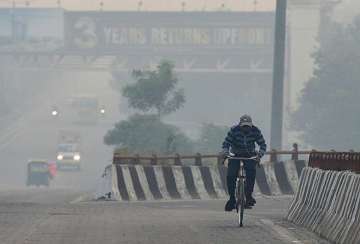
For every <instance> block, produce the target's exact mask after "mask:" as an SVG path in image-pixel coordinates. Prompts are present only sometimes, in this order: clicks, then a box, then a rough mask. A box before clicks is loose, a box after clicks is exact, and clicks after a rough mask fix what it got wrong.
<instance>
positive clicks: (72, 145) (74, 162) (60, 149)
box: [56, 130, 81, 171]
mask: <svg viewBox="0 0 360 244" xmlns="http://www.w3.org/2000/svg"><path fill="white" fill-rule="evenodd" d="M80 143H81V140H80V134H79V133H77V132H75V131H71V130H61V131H59V135H58V146H57V156H56V167H57V169H58V170H60V171H65V170H80V169H81V152H80V151H81V150H80Z"/></svg>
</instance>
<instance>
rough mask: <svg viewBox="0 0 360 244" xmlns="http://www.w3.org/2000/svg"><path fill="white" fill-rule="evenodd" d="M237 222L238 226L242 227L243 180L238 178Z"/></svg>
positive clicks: (243, 204)
mask: <svg viewBox="0 0 360 244" xmlns="http://www.w3.org/2000/svg"><path fill="white" fill-rule="evenodd" d="M238 196H239V198H238V204H237V206H238V207H239V209H238V223H239V226H240V227H243V220H244V210H245V182H244V180H242V179H241V180H240V181H239V184H238Z"/></svg>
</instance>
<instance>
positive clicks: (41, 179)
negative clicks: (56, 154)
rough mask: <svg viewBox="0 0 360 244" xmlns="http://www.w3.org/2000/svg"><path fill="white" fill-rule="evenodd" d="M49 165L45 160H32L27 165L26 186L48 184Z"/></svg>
mask: <svg viewBox="0 0 360 244" xmlns="http://www.w3.org/2000/svg"><path fill="white" fill-rule="evenodd" d="M50 178H51V175H50V171H49V165H48V163H47V162H46V161H45V160H32V161H30V162H29V163H28V165H27V180H26V185H27V186H31V185H34V186H49V185H50Z"/></svg>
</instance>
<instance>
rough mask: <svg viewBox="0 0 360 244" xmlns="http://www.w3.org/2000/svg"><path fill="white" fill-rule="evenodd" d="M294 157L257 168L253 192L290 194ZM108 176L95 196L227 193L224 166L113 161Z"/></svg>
mask: <svg viewBox="0 0 360 244" xmlns="http://www.w3.org/2000/svg"><path fill="white" fill-rule="evenodd" d="M297 168H298V166H297V164H296V162H295V161H286V162H277V163H265V164H264V165H262V166H261V167H260V168H258V170H257V176H256V183H255V192H254V193H255V195H259V194H263V195H283V194H293V192H295V190H296V186H297V185H298V180H299V177H298V173H297ZM107 169H108V171H107V176H108V175H111V179H110V178H106V180H103V181H102V184H103V185H106V187H102V188H103V189H106V190H102V192H101V191H99V193H97V196H103V195H104V194H105V193H106V192H107V191H111V196H112V199H115V200H118V201H143V200H171V199H174V200H176V199H185V200H186V199H224V198H226V197H227V187H226V170H227V169H226V168H225V167H223V166H218V167H215V166H175V165H174V166H160V165H125V164H113V165H112V166H111V167H108V168H107ZM104 182H107V183H104Z"/></svg>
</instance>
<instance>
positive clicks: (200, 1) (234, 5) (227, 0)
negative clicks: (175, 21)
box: [0, 0, 275, 11]
mask: <svg viewBox="0 0 360 244" xmlns="http://www.w3.org/2000/svg"><path fill="white" fill-rule="evenodd" d="M11 1H12V0H0V6H1V7H5V6H11ZM15 1H16V3H17V6H24V3H25V2H26V1H29V2H30V5H31V6H33V7H55V6H56V3H57V0H15ZM60 1H61V4H62V6H63V7H64V8H66V9H69V10H98V9H99V8H100V2H101V1H103V2H104V10H137V8H138V5H139V2H142V9H143V10H148V11H151V10H161V11H167V10H170V11H176V10H181V8H182V2H185V3H186V5H185V9H186V10H188V11H193V10H203V9H205V10H208V11H209V10H219V9H221V6H222V4H224V6H225V9H230V10H233V11H236V10H247V11H252V10H254V8H255V4H254V2H257V4H256V6H257V7H256V8H257V10H259V11H264V10H265V11H266V10H273V9H274V5H275V4H274V3H275V0H60Z"/></svg>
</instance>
